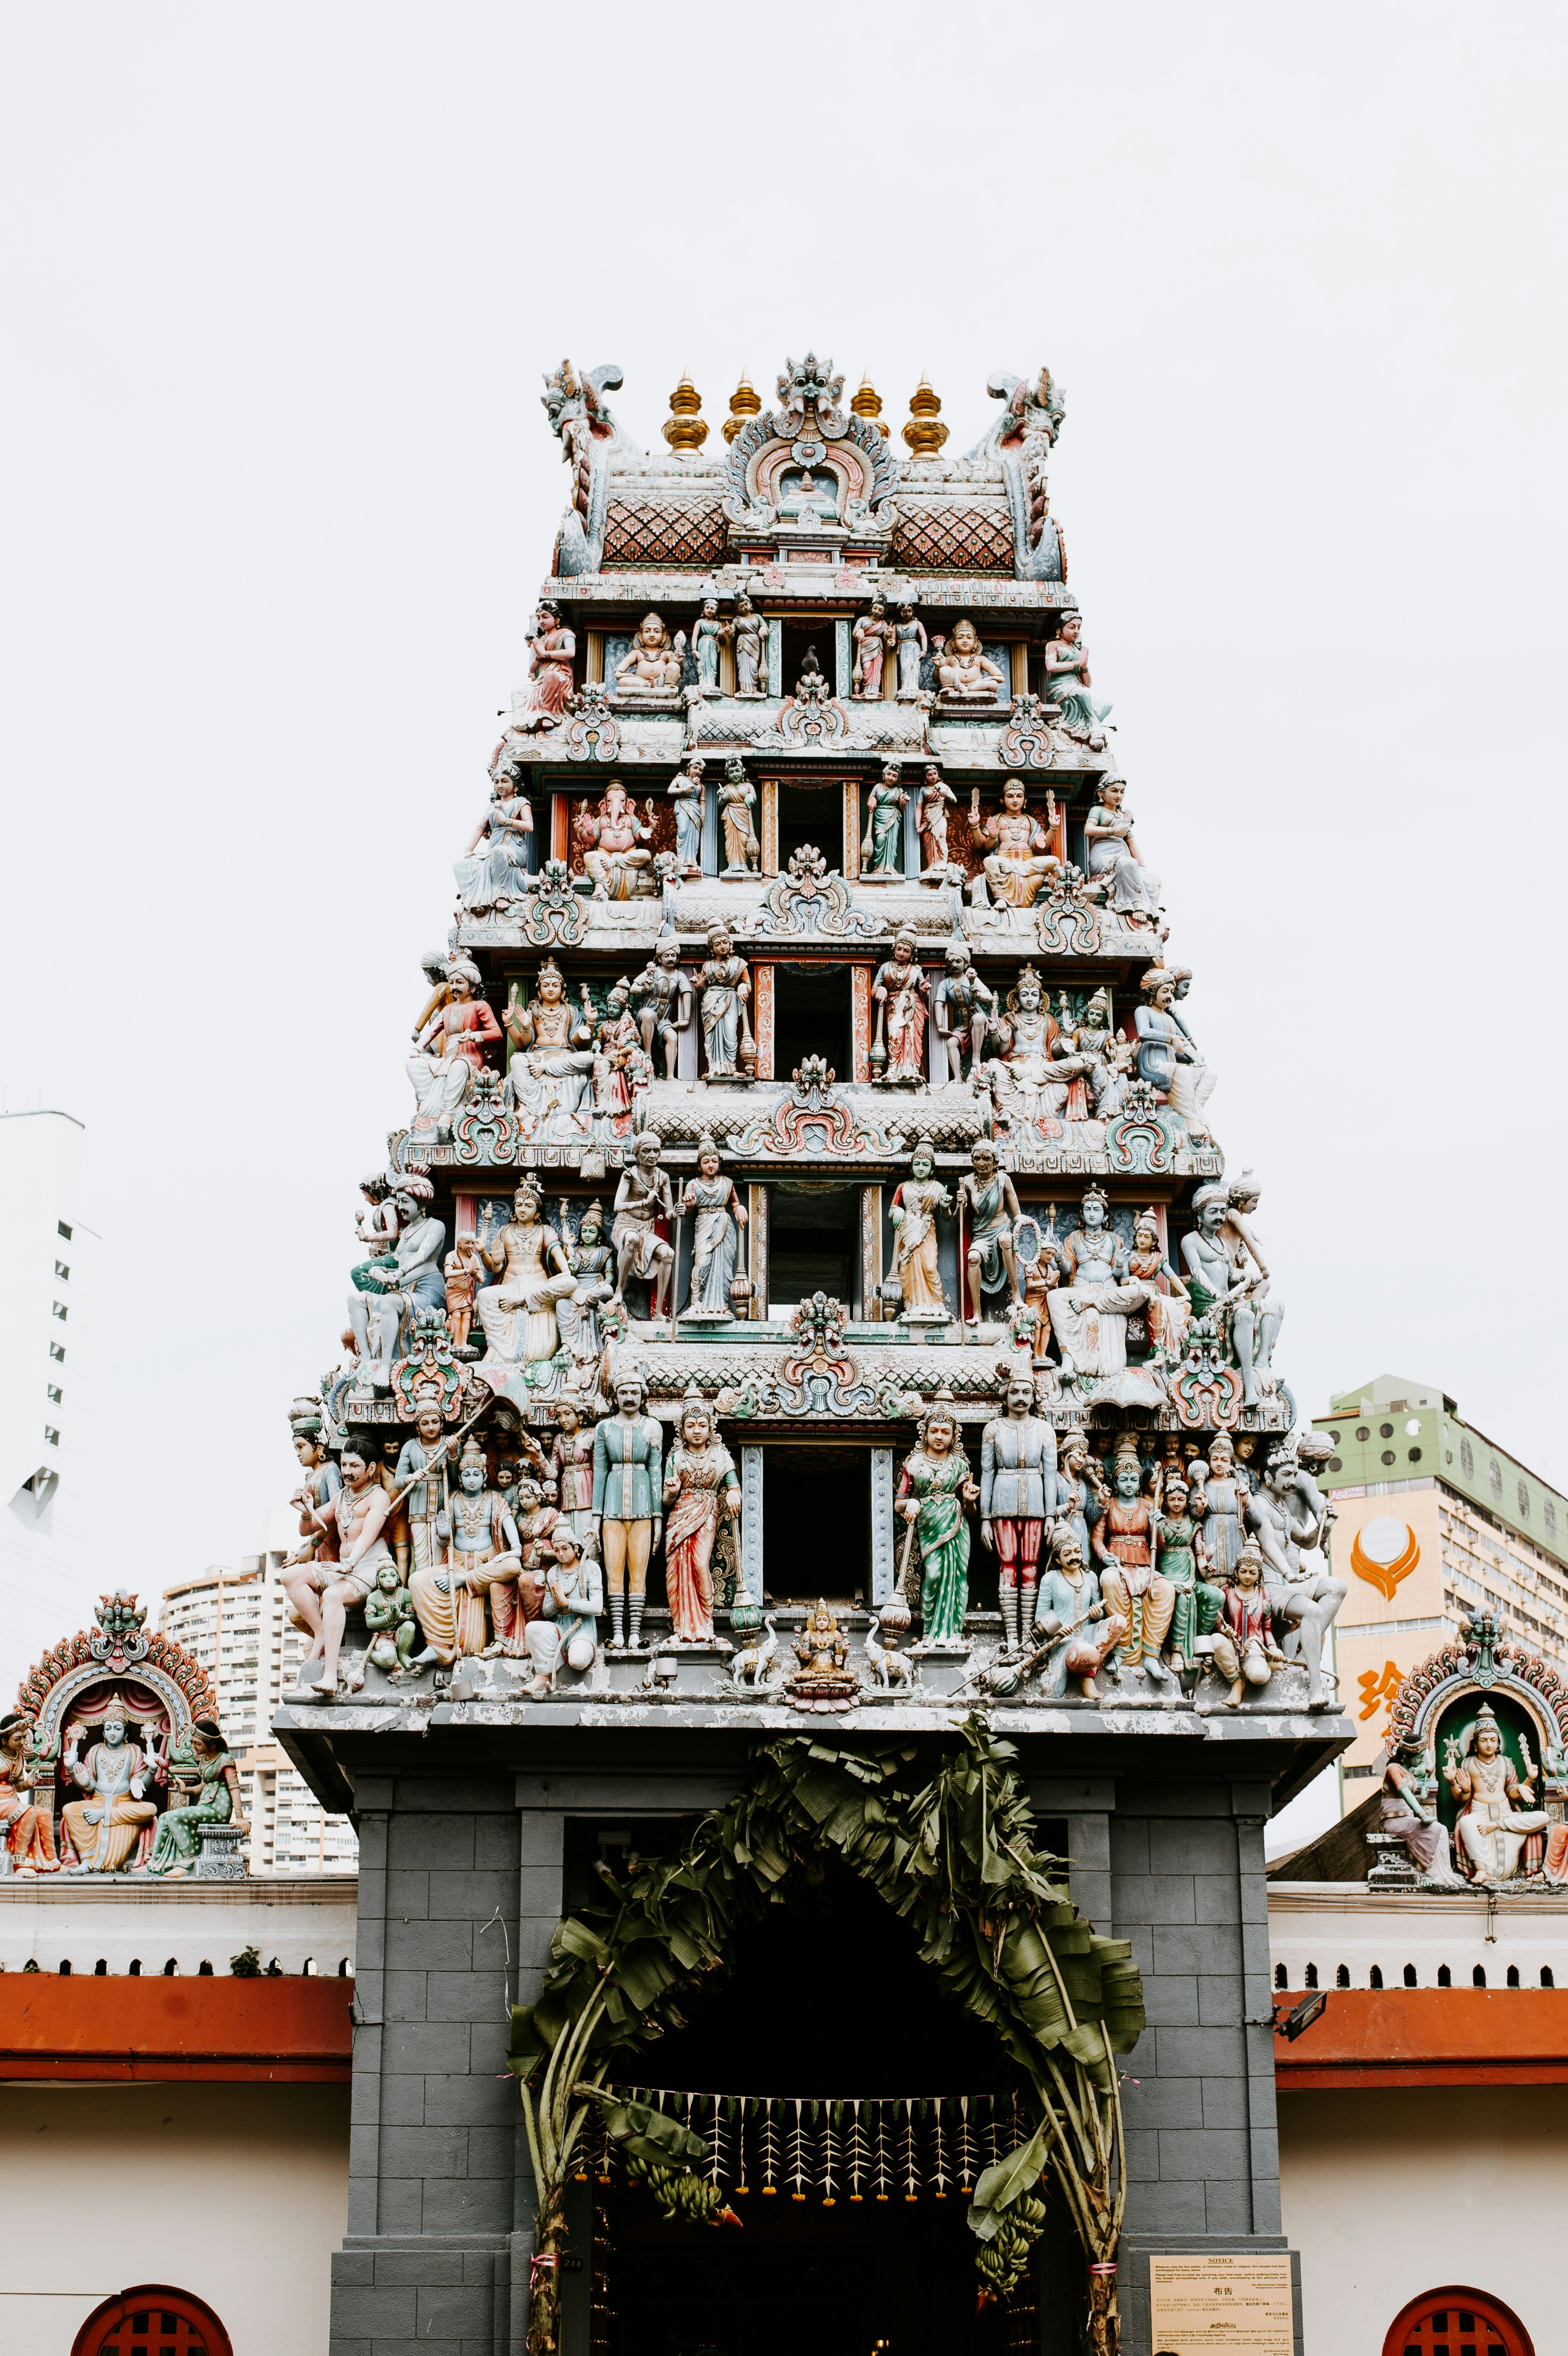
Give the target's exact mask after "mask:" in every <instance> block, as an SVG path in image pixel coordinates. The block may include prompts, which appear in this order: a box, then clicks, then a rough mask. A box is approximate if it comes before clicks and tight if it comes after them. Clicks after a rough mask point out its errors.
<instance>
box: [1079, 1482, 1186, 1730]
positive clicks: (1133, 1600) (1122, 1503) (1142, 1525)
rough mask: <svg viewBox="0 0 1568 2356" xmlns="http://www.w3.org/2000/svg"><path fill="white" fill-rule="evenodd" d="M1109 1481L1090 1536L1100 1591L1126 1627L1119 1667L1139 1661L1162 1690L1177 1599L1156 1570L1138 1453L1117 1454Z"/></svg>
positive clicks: (1149, 1510) (1152, 1519)
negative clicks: (1165, 1654)
mask: <svg viewBox="0 0 1568 2356" xmlns="http://www.w3.org/2000/svg"><path fill="white" fill-rule="evenodd" d="M1112 1482H1113V1494H1112V1497H1111V1502H1110V1504H1109V1505H1107V1506H1106V1508H1105V1510H1104V1514H1103V1515H1101V1517H1100V1519H1099V1521H1098V1522H1097V1523H1096V1524H1095V1526H1094V1534H1093V1547H1094V1554H1095V1558H1096V1559H1097V1561H1098V1563H1099V1567H1100V1591H1101V1593H1102V1594H1103V1595H1104V1599H1105V1601H1106V1602H1107V1603H1108V1604H1109V1605H1110V1607H1111V1609H1112V1610H1113V1611H1114V1612H1119V1613H1120V1615H1121V1617H1122V1618H1123V1619H1124V1620H1125V1622H1126V1623H1127V1633H1126V1635H1125V1638H1124V1640H1123V1643H1122V1648H1121V1649H1122V1659H1123V1662H1124V1663H1125V1665H1126V1666H1127V1667H1128V1668H1136V1667H1137V1665H1139V1663H1140V1662H1141V1664H1142V1666H1143V1670H1144V1674H1145V1676H1147V1677H1149V1678H1151V1679H1152V1680H1153V1682H1154V1683H1155V1684H1156V1685H1165V1684H1166V1683H1167V1682H1168V1678H1169V1674H1170V1673H1169V1671H1168V1669H1167V1668H1166V1665H1165V1664H1164V1662H1163V1661H1162V1660H1161V1659H1160V1654H1161V1651H1162V1650H1163V1648H1164V1644H1165V1640H1166V1637H1167V1636H1168V1634H1169V1633H1170V1623H1171V1620H1172V1617H1173V1616H1174V1613H1175V1609H1176V1595H1175V1591H1174V1590H1173V1589H1172V1586H1171V1583H1170V1581H1169V1580H1168V1579H1166V1578H1165V1577H1163V1576H1162V1574H1161V1573H1160V1572H1158V1571H1157V1570H1156V1569H1155V1562H1154V1533H1155V1509H1154V1505H1153V1502H1152V1500H1151V1499H1149V1498H1148V1497H1147V1496H1145V1494H1143V1466H1142V1464H1141V1463H1140V1462H1139V1460H1138V1453H1137V1451H1136V1448H1125V1449H1123V1450H1122V1451H1120V1452H1119V1453H1118V1455H1117V1458H1116V1462H1115V1471H1114V1472H1113V1475H1112Z"/></svg>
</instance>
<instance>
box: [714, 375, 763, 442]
mask: <svg viewBox="0 0 1568 2356" xmlns="http://www.w3.org/2000/svg"><path fill="white" fill-rule="evenodd" d="M762 405H763V404H762V402H761V401H760V400H759V399H758V397H757V395H756V393H755V392H754V391H752V380H751V378H750V377H749V376H748V375H747V374H746V371H745V369H741V381H740V383H739V384H738V385H737V386H736V387H735V390H734V391H733V392H732V393H731V395H730V414H729V416H728V417H727V418H726V419H725V420H724V423H723V424H722V425H721V426H720V433H721V434H723V436H724V439H725V441H726V442H733V440H734V439H735V436H736V434H739V432H740V431H741V426H742V425H744V424H745V423H746V420H747V419H748V418H749V417H755V415H756V414H757V412H758V411H759V410H760V409H761V407H762Z"/></svg>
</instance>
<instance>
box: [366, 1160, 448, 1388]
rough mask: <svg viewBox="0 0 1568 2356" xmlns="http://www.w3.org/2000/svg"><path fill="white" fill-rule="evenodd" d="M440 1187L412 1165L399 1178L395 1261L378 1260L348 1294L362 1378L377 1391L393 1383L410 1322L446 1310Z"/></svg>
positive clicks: (444, 1228) (390, 1256)
mask: <svg viewBox="0 0 1568 2356" xmlns="http://www.w3.org/2000/svg"><path fill="white" fill-rule="evenodd" d="M434 1200H435V1188H434V1186H433V1185H432V1183H431V1181H430V1180H429V1179H428V1178H427V1177H425V1175H424V1174H423V1173H422V1172H421V1171H418V1170H411V1171H409V1172H407V1173H405V1174H404V1175H403V1176H401V1177H400V1179H399V1180H398V1190H397V1193H396V1194H395V1195H394V1196H393V1205H394V1207H395V1208H396V1211H397V1214H398V1221H399V1232H398V1240H397V1244H396V1247H395V1248H394V1249H393V1251H392V1252H391V1254H390V1255H389V1264H380V1263H379V1264H377V1265H376V1266H375V1267H373V1268H372V1269H370V1270H369V1271H368V1274H366V1276H365V1286H364V1289H363V1290H361V1289H360V1287H359V1286H356V1288H355V1290H353V1291H352V1292H351V1293H350V1294H349V1296H348V1323H349V1330H350V1331H351V1333H353V1336H354V1342H355V1346H356V1348H357V1351H358V1354H359V1369H360V1379H361V1381H363V1382H365V1383H367V1384H368V1387H369V1388H370V1389H371V1390H372V1391H373V1392H377V1393H382V1392H386V1391H389V1389H390V1388H391V1382H392V1362H393V1360H394V1358H395V1357H396V1356H397V1353H398V1345H399V1342H400V1338H401V1335H402V1333H403V1331H404V1324H405V1321H406V1320H407V1319H409V1318H410V1317H411V1316H413V1315H414V1314H416V1313H417V1312H419V1311H420V1310H421V1309H432V1310H435V1311H437V1312H444V1311H445V1308H446V1272H445V1269H444V1266H443V1253H444V1251H445V1248H446V1226H445V1224H444V1222H443V1220H441V1219H435V1218H432V1217H431V1215H430V1205H432V1203H433V1202H434Z"/></svg>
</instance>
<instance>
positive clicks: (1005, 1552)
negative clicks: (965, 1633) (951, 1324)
mask: <svg viewBox="0 0 1568 2356" xmlns="http://www.w3.org/2000/svg"><path fill="white" fill-rule="evenodd" d="M1034 1404H1035V1400H1034V1377H1033V1376H1032V1375H1031V1374H1030V1373H1029V1369H1028V1368H1027V1367H1014V1368H1013V1369H1012V1371H1011V1372H1010V1373H1009V1374H1008V1381H1007V1395H1006V1405H1005V1408H1004V1412H1003V1413H1002V1414H1001V1415H999V1416H993V1418H992V1419H991V1421H990V1422H989V1423H988V1424H987V1426H986V1429H985V1432H984V1434H983V1436H982V1438H981V1441H980V1543H981V1545H982V1546H983V1547H985V1548H986V1550H987V1553H990V1552H991V1551H992V1549H993V1548H994V1549H995V1552H996V1556H997V1566H998V1574H999V1580H1000V1588H1001V1607H1002V1628H1003V1632H1004V1633H1005V1635H1006V1638H1007V1643H1008V1650H1009V1651H1011V1650H1013V1649H1014V1648H1015V1647H1016V1646H1017V1644H1018V1642H1019V1632H1020V1629H1021V1630H1026V1631H1027V1630H1028V1629H1029V1628H1030V1627H1031V1626H1032V1625H1033V1623H1034V1617H1035V1582H1036V1580H1037V1579H1038V1578H1039V1575H1040V1539H1041V1537H1042V1536H1043V1534H1044V1530H1045V1524H1046V1519H1047V1516H1048V1515H1053V1514H1054V1513H1055V1511H1056V1433H1055V1431H1054V1430H1053V1429H1052V1427H1051V1425H1050V1424H1049V1423H1047V1422H1046V1421H1045V1420H1044V1419H1043V1417H1040V1416H1038V1415H1036V1413H1035V1411H1034Z"/></svg>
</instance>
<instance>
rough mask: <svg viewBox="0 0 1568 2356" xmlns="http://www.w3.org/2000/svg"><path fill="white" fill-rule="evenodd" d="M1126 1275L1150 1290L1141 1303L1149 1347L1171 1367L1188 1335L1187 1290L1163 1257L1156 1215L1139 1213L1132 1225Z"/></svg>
mask: <svg viewBox="0 0 1568 2356" xmlns="http://www.w3.org/2000/svg"><path fill="white" fill-rule="evenodd" d="M1127 1273H1128V1275H1129V1276H1132V1277H1136V1280H1137V1281H1138V1282H1139V1283H1140V1284H1146V1285H1147V1286H1148V1288H1149V1296H1150V1297H1149V1299H1148V1300H1147V1301H1146V1302H1145V1303H1144V1320H1145V1323H1147V1327H1148V1338H1149V1347H1150V1349H1151V1350H1157V1351H1158V1352H1159V1353H1160V1354H1161V1355H1163V1356H1164V1357H1165V1358H1166V1359H1167V1360H1168V1361H1169V1362H1171V1363H1173V1364H1174V1362H1175V1361H1176V1360H1177V1359H1178V1358H1179V1357H1180V1355H1181V1352H1182V1346H1183V1344H1184V1343H1185V1340H1186V1335H1187V1287H1186V1285H1185V1284H1183V1282H1182V1280H1181V1279H1180V1277H1179V1275H1178V1274H1177V1272H1176V1270H1175V1269H1173V1268H1172V1266H1171V1264H1170V1262H1169V1260H1168V1259H1167V1258H1166V1256H1165V1249H1164V1247H1163V1245H1162V1244H1161V1242H1160V1239H1159V1214H1158V1213H1157V1211H1156V1210H1154V1209H1153V1208H1152V1207H1151V1208H1150V1209H1148V1210H1147V1211H1140V1212H1139V1214H1138V1215H1137V1217H1136V1219H1135V1220H1134V1222H1133V1248H1132V1250H1131V1251H1130V1252H1129V1253H1128V1254H1127Z"/></svg>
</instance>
